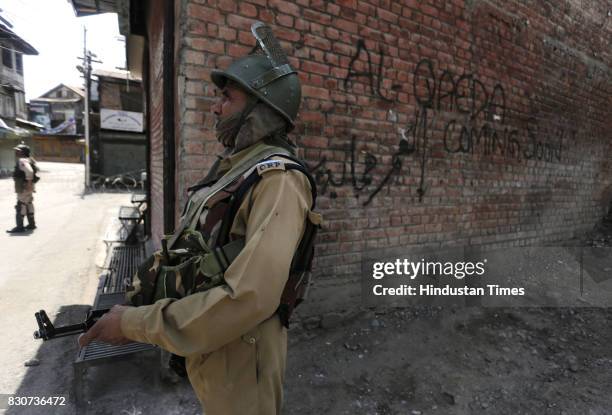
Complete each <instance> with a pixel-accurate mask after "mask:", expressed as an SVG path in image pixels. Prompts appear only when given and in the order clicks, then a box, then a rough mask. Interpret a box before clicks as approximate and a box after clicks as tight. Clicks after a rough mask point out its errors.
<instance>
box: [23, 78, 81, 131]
mask: <svg viewBox="0 0 612 415" xmlns="http://www.w3.org/2000/svg"><path fill="white" fill-rule="evenodd" d="M29 104H30V105H29V111H30V114H29V117H30V120H31V121H34V122H36V123H38V124H41V125H43V126H44V127H45V130H46V131H53V132H54V133H62V134H72V135H83V134H85V127H84V122H83V117H84V108H85V91H84V89H83V88H82V87H77V86H71V85H65V84H59V85H57V86H56V87H54V88H52V89H51V90H49V91H47V92H45V93H44V94H42V95H41V96H40V97H38V98H35V99H32V100H30V103H29Z"/></svg>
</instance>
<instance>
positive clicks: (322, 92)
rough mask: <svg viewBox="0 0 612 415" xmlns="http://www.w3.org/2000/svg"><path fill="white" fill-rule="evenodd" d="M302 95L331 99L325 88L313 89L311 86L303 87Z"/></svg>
mask: <svg viewBox="0 0 612 415" xmlns="http://www.w3.org/2000/svg"><path fill="white" fill-rule="evenodd" d="M302 94H303V96H304V97H312V98H319V99H329V91H328V90H326V89H324V88H316V87H311V86H309V85H303V86H302Z"/></svg>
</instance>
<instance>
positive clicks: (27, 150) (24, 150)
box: [13, 143, 30, 157]
mask: <svg viewBox="0 0 612 415" xmlns="http://www.w3.org/2000/svg"><path fill="white" fill-rule="evenodd" d="M13 150H16V151H19V152H20V153H21V154H23V155H25V156H26V157H30V147H29V146H27V145H25V144H23V143H21V144H19V145H18V146H16V147H13Z"/></svg>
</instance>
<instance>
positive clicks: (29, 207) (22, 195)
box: [16, 190, 34, 216]
mask: <svg viewBox="0 0 612 415" xmlns="http://www.w3.org/2000/svg"><path fill="white" fill-rule="evenodd" d="M33 202H34V193H33V192H32V191H31V190H24V191H23V192H19V193H17V206H16V208H17V213H18V214H20V215H21V216H26V215H31V214H33V213H34V204H33Z"/></svg>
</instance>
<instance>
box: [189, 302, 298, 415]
mask: <svg viewBox="0 0 612 415" xmlns="http://www.w3.org/2000/svg"><path fill="white" fill-rule="evenodd" d="M286 360H287V329H286V328H285V327H283V326H282V324H281V322H280V319H279V318H278V315H276V314H274V316H272V317H270V318H269V319H268V320H266V321H264V322H263V323H261V324H259V326H257V327H255V328H254V329H253V330H251V331H250V332H248V333H246V334H245V335H243V336H241V337H240V338H238V339H236V340H234V341H232V342H231V343H228V344H226V345H225V346H223V347H222V348H220V349H219V350H216V351H214V352H212V353H210V354H204V355H197V356H189V357H187V359H186V367H187V373H188V376H189V381H190V382H191V385H192V386H193V389H194V391H195V393H196V395H197V397H198V399H199V400H200V403H201V404H202V407H203V408H204V414H205V415H273V414H280V411H281V404H282V394H283V379H284V374H285V363H286Z"/></svg>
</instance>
